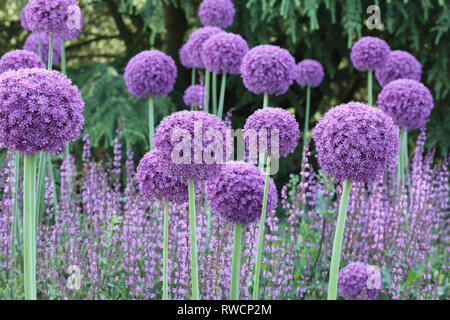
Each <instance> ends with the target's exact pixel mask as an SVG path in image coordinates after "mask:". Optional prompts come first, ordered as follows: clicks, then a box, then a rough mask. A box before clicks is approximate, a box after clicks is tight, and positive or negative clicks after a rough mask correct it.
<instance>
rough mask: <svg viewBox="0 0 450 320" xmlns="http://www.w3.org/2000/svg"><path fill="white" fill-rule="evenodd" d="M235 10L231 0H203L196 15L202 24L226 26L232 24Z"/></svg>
mask: <svg viewBox="0 0 450 320" xmlns="http://www.w3.org/2000/svg"><path fill="white" fill-rule="evenodd" d="M235 12H236V10H235V9H234V5H233V2H232V1H231V0H203V1H202V3H201V4H200V7H199V9H198V16H199V17H200V21H201V22H202V24H203V25H204V26H211V27H220V28H227V27H229V26H231V25H232V24H233V18H234V14H235Z"/></svg>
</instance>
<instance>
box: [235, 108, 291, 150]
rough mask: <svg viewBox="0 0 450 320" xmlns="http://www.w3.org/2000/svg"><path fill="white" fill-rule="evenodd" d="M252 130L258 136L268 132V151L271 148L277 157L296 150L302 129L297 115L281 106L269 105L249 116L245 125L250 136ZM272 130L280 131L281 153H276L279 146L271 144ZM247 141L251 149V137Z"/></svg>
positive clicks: (245, 130) (279, 144)
mask: <svg viewBox="0 0 450 320" xmlns="http://www.w3.org/2000/svg"><path fill="white" fill-rule="evenodd" d="M251 130H253V133H254V134H256V137H258V136H259V135H260V134H262V133H263V132H267V135H266V137H267V151H269V150H270V154H271V155H272V156H275V157H278V156H279V155H281V156H283V157H286V156H287V155H289V154H290V153H292V152H294V150H295V148H296V147H297V143H298V139H299V138H300V129H299V125H298V122H297V120H296V119H295V116H294V115H293V114H292V113H290V112H288V111H286V110H284V109H281V108H270V107H269V108H264V109H258V110H256V111H255V112H254V113H253V114H252V115H251V116H250V117H248V119H247V121H246V122H245V125H244V132H245V133H246V134H247V135H248V136H250V135H251ZM263 130H264V131H263ZM272 130H277V131H278V136H279V141H278V149H279V150H278V151H279V154H277V153H276V149H277V148H272V145H271V141H272ZM274 133H275V132H274ZM275 141H276V140H275ZM247 143H248V145H249V149H251V148H252V145H251V138H248V139H247ZM272 149H274V150H272ZM250 151H252V150H250ZM260 151H265V150H260Z"/></svg>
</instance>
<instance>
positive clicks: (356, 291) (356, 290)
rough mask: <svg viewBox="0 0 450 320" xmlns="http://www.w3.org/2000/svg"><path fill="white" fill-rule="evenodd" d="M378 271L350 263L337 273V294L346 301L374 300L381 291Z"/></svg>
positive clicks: (359, 263) (365, 264)
mask: <svg viewBox="0 0 450 320" xmlns="http://www.w3.org/2000/svg"><path fill="white" fill-rule="evenodd" d="M381 283H382V282H381V273H380V272H379V269H378V268H376V267H374V266H371V265H369V264H367V263H363V262H351V263H349V264H348V265H347V266H346V267H345V268H342V269H341V270H340V271H339V280H338V286H339V293H340V294H341V295H342V296H343V297H345V298H347V299H375V298H376V297H377V295H378V293H379V292H380V290H381Z"/></svg>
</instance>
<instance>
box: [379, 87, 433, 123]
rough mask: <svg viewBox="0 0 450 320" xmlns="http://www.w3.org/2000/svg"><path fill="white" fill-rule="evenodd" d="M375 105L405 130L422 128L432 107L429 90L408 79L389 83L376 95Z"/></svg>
mask: <svg viewBox="0 0 450 320" xmlns="http://www.w3.org/2000/svg"><path fill="white" fill-rule="evenodd" d="M377 104H378V107H379V108H380V109H381V110H383V111H384V112H386V113H387V114H388V115H390V116H391V117H392V119H394V122H395V124H396V125H398V126H400V127H402V128H403V129H405V130H414V129H417V128H420V127H421V126H423V125H424V124H425V122H426V121H427V118H428V117H429V116H430V113H431V110H432V109H433V107H434V103H433V96H432V95H431V93H430V90H428V88H427V87H425V86H424V85H423V84H422V83H420V82H418V81H415V80H410V79H399V80H395V81H392V82H389V83H388V84H387V85H386V86H385V87H384V88H383V90H381V92H380V94H379V95H378V100H377Z"/></svg>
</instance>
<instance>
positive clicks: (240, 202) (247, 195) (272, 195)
mask: <svg viewBox="0 0 450 320" xmlns="http://www.w3.org/2000/svg"><path fill="white" fill-rule="evenodd" d="M264 183H265V174H264V173H263V172H262V171H261V169H259V168H258V167H255V166H254V165H252V164H250V163H246V162H241V161H231V162H228V163H226V164H225V166H224V168H223V170H222V172H221V173H220V174H219V175H217V176H215V177H213V178H212V179H210V180H208V181H207V182H206V193H207V197H208V202H209V205H210V206H211V209H212V211H213V212H214V213H216V214H220V215H222V216H224V217H225V218H227V219H228V220H230V221H231V222H233V223H240V224H244V225H248V224H251V223H252V222H255V221H257V220H258V219H259V218H260V217H261V210H262V203H263V197H264ZM277 201H278V195H277V189H276V187H275V183H274V182H273V180H272V179H269V190H268V193H267V212H271V211H272V210H274V209H275V207H276V206H277Z"/></svg>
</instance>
